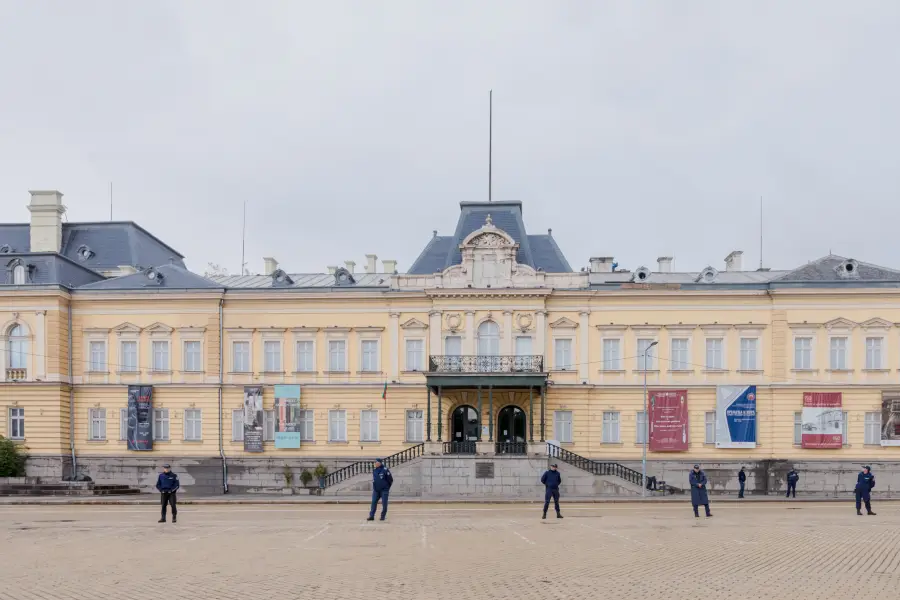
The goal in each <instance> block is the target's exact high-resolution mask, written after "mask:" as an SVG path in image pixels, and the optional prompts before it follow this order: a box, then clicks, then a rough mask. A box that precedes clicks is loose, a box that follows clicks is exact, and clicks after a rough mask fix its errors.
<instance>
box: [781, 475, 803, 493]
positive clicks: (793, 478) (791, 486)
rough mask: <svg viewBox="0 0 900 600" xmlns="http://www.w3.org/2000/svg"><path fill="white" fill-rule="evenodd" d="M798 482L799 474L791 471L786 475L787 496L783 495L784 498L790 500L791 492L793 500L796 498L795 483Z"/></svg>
mask: <svg viewBox="0 0 900 600" xmlns="http://www.w3.org/2000/svg"><path fill="white" fill-rule="evenodd" d="M798 481H800V474H799V473H798V472H797V471H796V470H795V469H791V470H790V471H788V474H787V485H788V489H787V494H785V495H784V497H785V498H790V497H791V493H792V492H793V494H794V498H796V497H797V482H798Z"/></svg>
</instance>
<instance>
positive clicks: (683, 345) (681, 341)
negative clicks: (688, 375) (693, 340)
mask: <svg viewBox="0 0 900 600" xmlns="http://www.w3.org/2000/svg"><path fill="white" fill-rule="evenodd" d="M671 364H672V370H673V371H690V370H691V358H690V354H689V346H688V339H687V338H673V339H672V363H671Z"/></svg>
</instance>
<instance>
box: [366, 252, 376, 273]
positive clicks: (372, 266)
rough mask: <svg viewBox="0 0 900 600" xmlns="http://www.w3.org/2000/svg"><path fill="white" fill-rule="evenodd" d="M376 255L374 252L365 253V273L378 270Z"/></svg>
mask: <svg viewBox="0 0 900 600" xmlns="http://www.w3.org/2000/svg"><path fill="white" fill-rule="evenodd" d="M377 261H378V257H377V256H376V255H374V254H366V273H377V272H378V263H377Z"/></svg>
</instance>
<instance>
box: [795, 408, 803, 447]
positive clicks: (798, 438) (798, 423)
mask: <svg viewBox="0 0 900 600" xmlns="http://www.w3.org/2000/svg"><path fill="white" fill-rule="evenodd" d="M802 443H803V413H800V412H795V413H794V445H795V446H799V445H800V444H802Z"/></svg>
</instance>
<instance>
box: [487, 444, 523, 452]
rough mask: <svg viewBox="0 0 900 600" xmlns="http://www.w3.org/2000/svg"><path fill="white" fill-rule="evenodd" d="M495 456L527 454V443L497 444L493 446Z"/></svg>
mask: <svg viewBox="0 0 900 600" xmlns="http://www.w3.org/2000/svg"><path fill="white" fill-rule="evenodd" d="M494 452H496V453H497V454H528V443H527V442H497V443H496V444H495V445H494Z"/></svg>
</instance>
